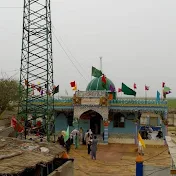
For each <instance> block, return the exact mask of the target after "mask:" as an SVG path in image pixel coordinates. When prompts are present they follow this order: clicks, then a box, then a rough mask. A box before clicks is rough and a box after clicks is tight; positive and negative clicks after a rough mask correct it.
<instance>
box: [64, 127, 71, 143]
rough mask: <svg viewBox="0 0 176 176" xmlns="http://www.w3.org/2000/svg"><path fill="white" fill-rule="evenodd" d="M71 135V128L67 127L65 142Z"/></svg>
mask: <svg viewBox="0 0 176 176" xmlns="http://www.w3.org/2000/svg"><path fill="white" fill-rule="evenodd" d="M69 136H70V133H69V126H68V127H67V131H66V134H65V136H64V142H66V141H67V140H68V139H69Z"/></svg>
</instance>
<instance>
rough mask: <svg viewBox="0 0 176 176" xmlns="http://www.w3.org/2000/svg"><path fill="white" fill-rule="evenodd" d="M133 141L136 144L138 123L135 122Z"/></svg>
mask: <svg viewBox="0 0 176 176" xmlns="http://www.w3.org/2000/svg"><path fill="white" fill-rule="evenodd" d="M134 143H135V144H136V145H138V123H137V122H136V123H135V138H134Z"/></svg>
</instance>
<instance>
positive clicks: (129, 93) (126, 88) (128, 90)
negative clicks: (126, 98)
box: [122, 83, 136, 96]
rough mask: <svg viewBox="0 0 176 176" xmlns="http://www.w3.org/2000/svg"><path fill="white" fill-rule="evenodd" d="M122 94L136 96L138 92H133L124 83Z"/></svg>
mask: <svg viewBox="0 0 176 176" xmlns="http://www.w3.org/2000/svg"><path fill="white" fill-rule="evenodd" d="M122 92H123V93H124V94H125V95H134V96H136V92H135V91H134V90H132V89H131V88H129V87H128V86H127V85H125V84H124V83H122Z"/></svg>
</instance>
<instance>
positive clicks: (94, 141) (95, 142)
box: [90, 136, 98, 160]
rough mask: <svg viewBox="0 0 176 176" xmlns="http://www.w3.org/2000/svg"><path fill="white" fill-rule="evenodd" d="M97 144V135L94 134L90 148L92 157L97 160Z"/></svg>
mask: <svg viewBox="0 0 176 176" xmlns="http://www.w3.org/2000/svg"><path fill="white" fill-rule="evenodd" d="M97 144H98V140H97V136H94V138H93V140H92V145H91V148H90V149H91V157H92V159H95V160H96V152H97Z"/></svg>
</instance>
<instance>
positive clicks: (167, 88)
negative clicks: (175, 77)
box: [163, 86, 171, 93]
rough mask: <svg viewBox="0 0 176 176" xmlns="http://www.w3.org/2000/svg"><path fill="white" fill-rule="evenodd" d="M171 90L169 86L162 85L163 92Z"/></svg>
mask: <svg viewBox="0 0 176 176" xmlns="http://www.w3.org/2000/svg"><path fill="white" fill-rule="evenodd" d="M170 90H171V88H170V87H166V86H164V89H163V92H165V93H166V92H169V91H170Z"/></svg>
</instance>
